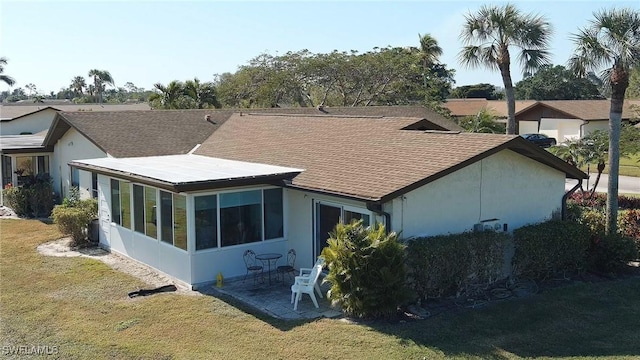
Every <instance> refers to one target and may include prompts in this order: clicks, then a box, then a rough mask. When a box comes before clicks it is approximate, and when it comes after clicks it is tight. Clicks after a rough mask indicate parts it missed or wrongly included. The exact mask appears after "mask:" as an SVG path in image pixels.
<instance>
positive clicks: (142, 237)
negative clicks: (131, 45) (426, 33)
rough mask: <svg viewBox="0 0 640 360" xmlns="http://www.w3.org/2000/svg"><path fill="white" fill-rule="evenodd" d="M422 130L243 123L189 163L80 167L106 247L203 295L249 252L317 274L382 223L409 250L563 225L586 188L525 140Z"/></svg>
mask: <svg viewBox="0 0 640 360" xmlns="http://www.w3.org/2000/svg"><path fill="white" fill-rule="evenodd" d="M121 115H122V113H121ZM424 126H425V119H423V118H420V117H380V116H348V115H296V114H276V113H270V114H265V113H262V114H257V113H256V114H254V113H249V114H247V113H235V114H233V115H231V116H230V117H229V118H228V119H226V121H225V122H224V123H223V124H221V125H220V126H218V127H217V128H215V130H214V131H213V132H212V133H211V135H210V136H209V137H208V138H207V139H206V140H205V141H203V142H202V145H200V146H199V147H198V148H197V149H195V151H193V152H190V153H185V154H180V155H162V156H139V157H132V158H112V157H107V158H104V157H103V158H95V159H82V160H74V161H70V163H69V164H70V165H71V166H72V167H73V168H77V169H79V170H82V171H87V172H91V173H94V174H97V184H98V194H99V217H100V244H101V245H102V246H104V247H106V248H108V249H111V251H115V252H119V253H121V254H124V255H126V256H129V257H132V258H134V259H136V260H138V261H141V262H144V263H146V264H149V265H151V266H153V267H155V268H157V269H159V270H161V271H163V272H165V273H166V274H168V275H170V276H172V277H174V278H176V279H179V280H180V281H182V282H184V283H186V284H191V285H194V286H197V285H198V284H203V283H208V282H211V281H213V280H214V278H215V276H216V274H218V273H219V272H221V273H222V274H223V275H224V276H225V277H227V278H228V277H237V276H243V275H244V274H245V271H246V269H245V265H244V263H243V261H242V254H243V252H244V251H245V250H247V249H252V250H254V251H256V252H257V253H273V252H275V253H280V254H284V253H286V251H287V250H288V249H290V248H293V249H295V250H296V251H297V254H298V257H297V260H296V266H301V267H305V266H307V267H308V266H310V265H311V264H313V262H314V260H315V258H316V257H317V256H318V255H319V254H320V251H321V250H322V248H323V247H324V245H325V244H326V242H327V238H328V233H329V232H330V231H331V230H332V229H333V227H334V225H335V224H336V223H338V222H340V221H342V222H349V221H351V220H354V219H359V220H362V221H363V223H364V224H365V225H369V224H373V223H374V222H379V223H383V224H385V225H386V227H387V228H388V229H390V230H392V231H396V232H399V233H401V236H402V237H403V238H409V237H413V236H423V235H435V234H444V233H450V232H451V233H455V232H462V231H467V230H472V229H474V228H478V227H481V228H485V227H491V228H492V229H496V230H498V231H505V230H506V231H511V230H513V229H516V228H518V227H521V226H523V225H525V224H529V223H536V222H540V221H543V220H546V219H549V218H551V217H552V216H553V214H554V213H555V212H557V211H558V210H559V209H560V208H561V207H562V202H563V200H564V197H565V189H564V187H565V178H573V179H585V178H586V177H587V175H586V174H584V173H583V172H582V171H580V170H579V169H577V168H575V167H573V166H571V165H569V164H567V163H566V162H564V161H562V160H560V159H559V158H557V157H555V156H553V155H552V154H550V153H548V152H546V151H544V150H542V149H540V148H538V147H537V146H535V145H532V144H531V143H529V142H528V141H526V140H524V139H522V138H521V137H518V136H509V135H494V134H469V133H460V132H457V131H437V130H422V128H423V127H424ZM122 129H123V128H121V129H119V130H120V132H119V133H117V130H118V129H114V131H116V133H114V134H111V136H114V137H116V136H119V135H123V136H126V134H125V133H126V132H128V131H129V129H127V131H122ZM171 138H172V136H167V137H166V139H171ZM65 141H66V140H65ZM63 143H64V141H63ZM147 144H149V142H147V143H145V144H142V143H140V144H138V143H132V144H130V146H132V147H140V148H142V147H143V146H144V145H147ZM140 152H141V153H142V152H144V149H140Z"/></svg>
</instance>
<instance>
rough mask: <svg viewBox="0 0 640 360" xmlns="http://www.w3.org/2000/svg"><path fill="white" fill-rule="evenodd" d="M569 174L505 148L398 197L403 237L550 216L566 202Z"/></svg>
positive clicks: (396, 225)
mask: <svg viewBox="0 0 640 360" xmlns="http://www.w3.org/2000/svg"><path fill="white" fill-rule="evenodd" d="M564 179H565V174H564V173H562V172H560V171H557V170H554V169H552V168H550V167H548V166H546V165H543V164H540V163H538V162H536V161H534V160H531V159H529V158H526V157H524V156H521V155H519V154H516V153H514V152H512V151H510V150H503V151H501V152H499V153H497V154H495V155H492V156H490V157H488V158H486V159H484V160H481V161H479V162H476V163H474V164H471V165H469V166H467V167H465V168H463V169H460V170H458V171H456V172H454V173H452V174H449V175H447V176H445V177H443V178H441V179H438V180H436V181H434V182H432V183H430V184H427V185H425V186H423V187H421V188H419V189H416V190H413V191H411V192H409V193H407V194H405V195H404V196H403V197H401V198H398V199H394V201H393V203H392V204H393V206H392V208H393V221H392V227H393V230H394V231H396V232H400V231H401V232H402V236H403V237H404V238H408V237H413V236H425V235H439V234H446V233H459V232H463V231H470V230H472V229H473V225H474V224H476V223H478V222H480V221H482V220H488V219H500V222H501V223H506V224H507V225H508V229H509V231H512V230H514V229H516V228H519V227H521V226H523V225H526V224H529V223H537V222H540V221H544V220H547V219H549V218H550V217H551V216H552V213H553V212H554V211H556V210H559V209H560V207H561V201H562V196H563V195H564Z"/></svg>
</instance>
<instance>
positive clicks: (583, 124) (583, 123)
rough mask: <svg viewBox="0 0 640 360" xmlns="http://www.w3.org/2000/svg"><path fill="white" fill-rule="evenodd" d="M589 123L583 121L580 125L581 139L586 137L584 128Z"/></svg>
mask: <svg viewBox="0 0 640 360" xmlns="http://www.w3.org/2000/svg"><path fill="white" fill-rule="evenodd" d="M588 123H589V120H582V124H580V139H582V138H583V137H584V126H585V125H587V124H588Z"/></svg>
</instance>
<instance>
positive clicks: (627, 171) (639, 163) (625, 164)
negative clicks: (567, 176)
mask: <svg viewBox="0 0 640 360" xmlns="http://www.w3.org/2000/svg"><path fill="white" fill-rule="evenodd" d="M580 169H581V170H582V171H584V172H587V166H586V165H585V166H583V167H581V168H580ZM590 169H591V173H597V172H598V164H597V163H594V164H590ZM604 172H605V173H608V172H609V168H608V167H606V168H605V169H604ZM620 175H625V176H636V177H640V153H637V154H634V155H631V156H630V157H628V158H626V157H624V158H620Z"/></svg>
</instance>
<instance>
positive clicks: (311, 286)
mask: <svg viewBox="0 0 640 360" xmlns="http://www.w3.org/2000/svg"><path fill="white" fill-rule="evenodd" d="M323 266H324V259H322V258H318V261H316V264H315V265H314V266H313V268H311V269H309V268H301V269H300V275H299V276H296V278H295V282H294V283H293V285H291V303H292V304H293V310H298V303H299V302H300V298H302V294H308V295H309V297H310V298H311V301H313V305H315V307H316V308H319V307H320V306H319V305H318V300H317V299H316V295H315V292H317V293H318V296H320V298H322V291H321V290H320V286H319V285H318V278H319V277H320V273H322V267H323Z"/></svg>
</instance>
